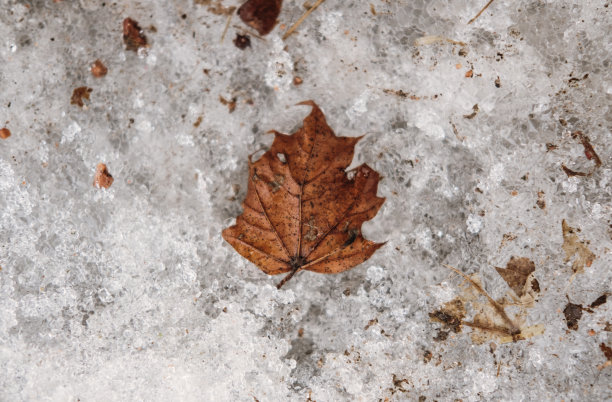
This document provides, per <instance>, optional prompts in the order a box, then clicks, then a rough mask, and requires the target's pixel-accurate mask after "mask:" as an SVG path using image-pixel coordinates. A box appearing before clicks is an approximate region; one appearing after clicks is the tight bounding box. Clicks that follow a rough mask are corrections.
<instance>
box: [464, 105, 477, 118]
mask: <svg viewBox="0 0 612 402" xmlns="http://www.w3.org/2000/svg"><path fill="white" fill-rule="evenodd" d="M479 111H480V109H479V108H478V103H477V104H475V105H474V106H472V113H470V114H464V115H463V117H464V118H466V119H473V118H474V117H476V115H477V114H478V112H479Z"/></svg>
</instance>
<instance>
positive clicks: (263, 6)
mask: <svg viewBox="0 0 612 402" xmlns="http://www.w3.org/2000/svg"><path fill="white" fill-rule="evenodd" d="M282 4H283V0H248V1H247V2H246V3H244V4H243V5H242V6H240V8H239V9H238V15H239V16H240V19H241V20H242V21H243V22H244V23H245V24H247V25H248V26H250V27H251V28H254V29H256V30H257V32H259V34H260V35H267V34H268V33H270V31H272V29H273V28H274V25H276V19H277V18H278V15H279V14H280V11H281V6H282Z"/></svg>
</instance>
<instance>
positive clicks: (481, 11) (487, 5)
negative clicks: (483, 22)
mask: <svg viewBox="0 0 612 402" xmlns="http://www.w3.org/2000/svg"><path fill="white" fill-rule="evenodd" d="M491 3H493V0H489V2H488V3H487V4H486V5H485V6H484V7H483V8H482V10H480V11H479V12H478V14H476V16H475V17H474V18H472V19H471V20H470V22H468V23H467V24H468V25H470V24H471V23H472V22H474V21H476V19H477V18H478V17H480V14H482V13H484V11H485V10H486V9H487V8H488V7H489V6H490V5H491Z"/></svg>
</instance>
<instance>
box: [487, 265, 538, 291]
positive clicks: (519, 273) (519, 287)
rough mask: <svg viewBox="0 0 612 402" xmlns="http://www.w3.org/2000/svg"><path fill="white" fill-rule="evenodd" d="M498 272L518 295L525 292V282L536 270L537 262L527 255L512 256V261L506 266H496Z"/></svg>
mask: <svg viewBox="0 0 612 402" xmlns="http://www.w3.org/2000/svg"><path fill="white" fill-rule="evenodd" d="M495 270H496V271H497V273H499V274H500V275H501V277H502V278H504V280H505V281H506V283H507V284H508V286H509V287H510V289H512V290H513V291H514V293H516V295H517V296H518V297H522V296H523V295H524V294H525V290H524V288H525V283H526V282H527V278H528V277H529V275H531V273H532V272H534V271H535V264H534V262H533V261H531V260H530V259H529V258H527V257H520V258H517V257H514V256H512V257H510V261H508V263H507V264H506V268H499V267H495Z"/></svg>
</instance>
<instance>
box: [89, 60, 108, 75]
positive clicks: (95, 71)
mask: <svg viewBox="0 0 612 402" xmlns="http://www.w3.org/2000/svg"><path fill="white" fill-rule="evenodd" d="M107 73H108V68H106V66H105V65H104V63H102V61H100V59H98V60H96V61H94V62H93V63H92V65H91V75H93V76H94V77H96V78H100V77H104V76H105V75H106V74H107Z"/></svg>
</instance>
